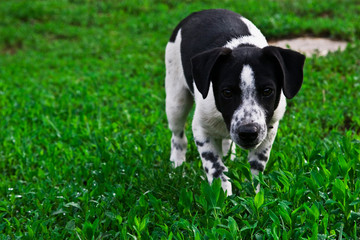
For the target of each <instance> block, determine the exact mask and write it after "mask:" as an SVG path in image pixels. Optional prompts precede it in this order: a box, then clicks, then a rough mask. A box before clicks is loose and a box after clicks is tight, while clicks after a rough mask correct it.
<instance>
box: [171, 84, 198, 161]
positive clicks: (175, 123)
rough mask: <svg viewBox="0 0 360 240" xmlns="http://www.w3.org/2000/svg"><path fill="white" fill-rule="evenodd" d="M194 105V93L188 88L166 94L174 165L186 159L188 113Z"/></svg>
mask: <svg viewBox="0 0 360 240" xmlns="http://www.w3.org/2000/svg"><path fill="white" fill-rule="evenodd" d="M192 105H193V99H192V95H191V94H190V93H189V91H188V90H187V89H182V90H180V91H177V92H176V93H175V91H172V90H171V91H170V93H168V91H167V95H166V115H167V119H168V122H169V128H170V130H171V132H172V137H171V155H170V160H171V162H172V163H173V165H174V167H178V166H180V165H181V164H182V163H183V162H184V161H185V154H186V148H187V139H186V136H185V132H184V128H185V122H186V118H187V115H188V114H189V111H190V110H191V107H192Z"/></svg>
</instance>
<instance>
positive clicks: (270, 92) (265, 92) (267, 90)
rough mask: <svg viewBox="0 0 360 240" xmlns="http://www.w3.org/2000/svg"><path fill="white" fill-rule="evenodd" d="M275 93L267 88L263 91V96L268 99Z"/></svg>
mask: <svg viewBox="0 0 360 240" xmlns="http://www.w3.org/2000/svg"><path fill="white" fill-rule="evenodd" d="M272 93H273V90H272V89H271V88H265V89H264V90H263V91H262V95H263V96H264V97H268V96H270V95H271V94H272Z"/></svg>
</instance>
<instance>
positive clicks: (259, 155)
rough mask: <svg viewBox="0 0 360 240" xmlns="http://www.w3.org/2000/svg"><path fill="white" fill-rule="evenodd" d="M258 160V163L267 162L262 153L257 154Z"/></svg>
mask: <svg viewBox="0 0 360 240" xmlns="http://www.w3.org/2000/svg"><path fill="white" fill-rule="evenodd" d="M257 156H258V159H259V160H260V161H263V162H266V161H267V160H268V157H266V156H265V155H264V154H262V153H259V154H258V155H257Z"/></svg>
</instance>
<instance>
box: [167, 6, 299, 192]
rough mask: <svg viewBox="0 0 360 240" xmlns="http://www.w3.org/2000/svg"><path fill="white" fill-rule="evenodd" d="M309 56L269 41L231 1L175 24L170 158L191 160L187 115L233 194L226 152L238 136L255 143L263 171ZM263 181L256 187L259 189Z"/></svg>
mask: <svg viewBox="0 0 360 240" xmlns="http://www.w3.org/2000/svg"><path fill="white" fill-rule="evenodd" d="M304 62H305V56H304V55H302V54H300V53H298V52H296V51H292V50H289V49H282V48H279V47H275V46H268V43H267V41H266V39H265V37H264V36H263V35H262V33H261V32H260V30H259V29H258V28H257V27H256V26H255V25H254V24H253V23H252V22H250V21H249V20H248V19H246V18H245V17H243V16H241V15H239V14H237V13H235V12H232V11H229V10H225V9H210V10H203V11H200V12H195V13H192V14H190V15H189V16H188V17H186V18H185V19H183V20H182V21H181V22H180V23H179V24H178V25H177V27H176V28H175V29H174V31H173V33H172V35H171V37H170V40H169V42H168V43H167V45H166V50H165V66H166V77H165V90H166V115H167V119H168V123H169V128H170V130H171V131H172V137H171V154H170V160H171V162H172V163H173V165H174V167H178V166H180V165H181V164H182V163H183V162H184V161H185V154H186V148H187V143H188V142H187V138H186V136H185V133H184V127H185V122H186V119H187V115H188V114H189V112H190V110H191V109H192V106H193V103H194V101H195V105H196V106H195V112H194V117H193V120H192V131H193V136H194V140H195V144H196V146H197V148H198V151H199V153H200V157H201V160H202V165H203V168H204V170H205V172H206V176H207V179H208V181H209V183H211V182H212V181H213V179H214V178H220V179H221V186H222V188H223V190H224V191H225V192H226V193H227V195H232V187H231V183H230V181H229V178H228V177H227V176H226V175H225V174H224V172H227V171H228V168H227V167H226V166H225V165H224V163H223V162H222V156H224V155H226V154H227V152H228V151H229V150H230V149H231V151H232V152H234V151H235V148H234V147H231V146H235V145H234V144H232V142H234V143H235V144H236V145H238V146H239V147H240V148H242V149H246V150H249V153H248V161H249V163H250V169H251V173H252V174H259V172H262V171H264V169H265V166H266V163H267V161H268V159H269V155H270V151H271V148H272V144H273V142H274V139H275V136H276V133H277V129H278V126H279V121H280V119H281V118H282V117H283V115H284V112H285V108H286V98H287V99H291V98H293V97H294V96H295V95H296V94H297V93H298V91H299V90H300V88H301V85H302V83H303V66H304ZM258 190H259V189H257V191H258Z"/></svg>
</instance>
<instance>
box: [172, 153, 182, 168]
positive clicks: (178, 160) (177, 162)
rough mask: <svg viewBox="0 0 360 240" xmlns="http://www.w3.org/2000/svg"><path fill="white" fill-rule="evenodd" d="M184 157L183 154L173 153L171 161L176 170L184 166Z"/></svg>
mask: <svg viewBox="0 0 360 240" xmlns="http://www.w3.org/2000/svg"><path fill="white" fill-rule="evenodd" d="M173 155H174V156H173ZM179 155H180V156H179ZM182 155H183V154H178V152H174V151H173V152H172V153H171V156H170V161H171V163H172V166H173V167H174V168H177V167H180V166H181V165H182V164H183V162H185V156H182Z"/></svg>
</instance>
